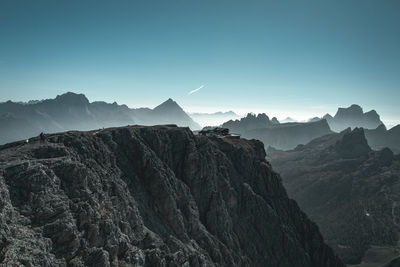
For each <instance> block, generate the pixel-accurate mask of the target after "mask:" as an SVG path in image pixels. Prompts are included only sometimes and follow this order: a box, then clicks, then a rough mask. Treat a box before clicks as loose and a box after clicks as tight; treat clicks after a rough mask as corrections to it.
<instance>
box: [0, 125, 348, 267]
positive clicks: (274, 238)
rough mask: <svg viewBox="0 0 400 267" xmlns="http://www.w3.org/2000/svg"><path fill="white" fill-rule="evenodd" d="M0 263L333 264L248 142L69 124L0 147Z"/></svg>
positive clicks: (159, 129) (257, 147) (183, 131)
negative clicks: (62, 130) (42, 138)
mask: <svg viewBox="0 0 400 267" xmlns="http://www.w3.org/2000/svg"><path fill="white" fill-rule="evenodd" d="M0 192H1V194H0V201H1V203H2V206H1V207H2V208H1V209H0V225H1V229H4V231H5V232H4V233H3V232H1V233H0V235H1V239H0V243H1V245H2V247H3V248H4V249H3V250H2V251H1V254H0V255H1V258H2V261H3V263H5V264H9V265H12V264H15V265H19V264H29V265H31V266H66V265H68V266H199V267H200V266H249V267H250V266H267V265H268V266H281V267H282V266H283V267H289V266H299V267H301V266H304V267H306V266H311V267H314V266H315V267H319V266H332V267H336V266H337V267H342V266H344V265H343V264H342V263H341V261H340V260H339V259H338V258H337V257H336V256H335V255H334V254H333V252H332V250H331V249H330V248H329V247H328V246H326V245H325V244H324V243H323V239H322V237H321V235H320V234H319V231H318V227H317V226H316V225H315V224H314V223H312V222H311V221H309V220H308V219H307V217H306V215H305V214H304V213H302V212H301V210H300V209H299V208H298V207H297V204H296V203H295V202H294V201H293V200H290V199H288V198H287V196H286V192H285V189H284V188H283V187H282V185H281V182H280V178H279V175H278V174H276V173H275V172H273V170H272V168H271V166H270V165H269V163H268V162H267V161H266V160H265V151H264V148H263V144H262V143H261V142H259V141H256V140H244V139H229V138H208V137H204V136H195V135H193V133H192V132H191V131H190V130H189V129H188V128H179V127H172V126H154V127H145V126H130V127H119V128H109V129H100V130H96V131H89V132H76V131H70V132H65V133H58V134H49V135H47V136H46V141H45V142H41V141H40V139H39V138H38V137H35V138H33V139H31V140H30V142H29V143H25V142H15V143H11V144H7V145H3V146H0Z"/></svg>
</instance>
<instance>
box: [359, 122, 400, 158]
mask: <svg viewBox="0 0 400 267" xmlns="http://www.w3.org/2000/svg"><path fill="white" fill-rule="evenodd" d="M365 136H366V138H367V140H368V144H369V145H370V146H371V147H372V148H373V149H382V148H384V147H388V148H390V149H391V150H392V151H393V152H394V153H396V154H399V153H400V124H399V125H397V126H395V127H393V128H391V129H389V130H387V129H386V127H385V125H383V124H381V125H379V126H378V127H377V128H376V129H370V130H368V129H367V130H365Z"/></svg>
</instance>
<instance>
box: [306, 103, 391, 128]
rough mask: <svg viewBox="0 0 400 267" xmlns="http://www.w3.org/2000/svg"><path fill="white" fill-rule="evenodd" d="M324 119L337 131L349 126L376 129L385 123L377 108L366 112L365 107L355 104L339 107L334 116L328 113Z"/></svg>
mask: <svg viewBox="0 0 400 267" xmlns="http://www.w3.org/2000/svg"><path fill="white" fill-rule="evenodd" d="M315 119H316V118H313V120H315ZM322 119H325V120H326V121H327V122H328V124H329V126H330V127H331V129H332V130H333V131H335V132H340V131H342V130H344V129H346V128H348V127H350V128H356V127H362V128H364V129H375V128H376V127H378V126H379V125H381V124H383V122H382V121H381V119H380V116H379V115H378V113H377V112H376V111H375V110H371V111H368V112H365V113H364V111H363V109H362V108H361V107H360V106H359V105H355V104H353V105H351V106H350V107H348V108H339V109H338V110H337V112H336V114H335V116H333V117H332V116H331V115H330V114H329V113H328V114H326V115H325V116H323V117H322Z"/></svg>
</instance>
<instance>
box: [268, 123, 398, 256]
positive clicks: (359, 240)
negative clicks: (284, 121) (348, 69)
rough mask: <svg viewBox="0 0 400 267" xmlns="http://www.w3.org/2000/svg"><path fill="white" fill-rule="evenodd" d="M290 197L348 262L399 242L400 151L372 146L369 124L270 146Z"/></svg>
mask: <svg viewBox="0 0 400 267" xmlns="http://www.w3.org/2000/svg"><path fill="white" fill-rule="evenodd" d="M267 157H269V159H270V162H271V164H272V166H273V167H274V169H276V170H277V171H278V172H279V173H280V174H281V176H282V180H283V183H284V185H285V187H286V189H287V192H288V194H289V196H290V197H292V198H293V199H295V200H296V201H297V202H298V203H299V205H300V207H301V208H302V209H303V210H304V211H305V212H306V213H307V215H308V216H310V218H311V219H312V220H313V221H315V222H316V223H317V224H318V226H319V228H320V230H321V232H322V234H323V235H324V238H325V240H326V242H327V243H328V244H329V245H331V247H332V248H334V250H335V251H336V252H337V253H338V255H339V256H340V257H341V258H342V259H343V260H344V261H345V262H346V263H349V264H350V263H352V264H356V263H360V262H361V259H362V257H363V255H364V253H365V252H366V250H367V249H368V248H369V247H371V246H374V245H375V246H395V245H396V244H397V242H398V232H399V230H400V227H399V222H400V205H399V201H400V180H399V177H400V156H394V155H393V152H392V151H391V150H390V149H388V148H385V149H383V150H380V151H372V150H371V148H370V147H369V146H368V144H367V140H366V138H365V136H364V130H363V129H360V128H356V129H354V130H353V131H351V130H350V129H347V130H345V131H343V132H341V133H334V134H330V135H325V136H323V137H320V138H316V139H314V140H312V141H311V142H310V143H308V144H306V145H301V146H298V147H296V148H295V149H294V150H290V151H278V150H274V149H269V150H268V151H267Z"/></svg>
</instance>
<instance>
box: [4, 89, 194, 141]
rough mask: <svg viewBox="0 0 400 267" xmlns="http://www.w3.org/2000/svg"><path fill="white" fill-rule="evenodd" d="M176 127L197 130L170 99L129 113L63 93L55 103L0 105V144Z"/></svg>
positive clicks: (11, 103) (124, 109)
mask: <svg viewBox="0 0 400 267" xmlns="http://www.w3.org/2000/svg"><path fill="white" fill-rule="evenodd" d="M132 124H141V125H156V124H177V125H179V126H187V127H190V128H191V129H194V130H195V129H200V128H201V127H200V125H198V124H197V123H196V122H194V121H193V120H192V119H191V118H190V117H189V116H188V115H187V114H186V113H185V112H184V111H183V110H182V108H181V107H180V106H179V105H178V104H177V103H176V102H175V101H173V100H172V99H168V100H167V101H165V102H164V103H162V104H161V105H159V106H157V107H155V108H154V109H150V108H138V109H130V108H128V107H127V106H126V105H118V104H117V103H115V102H114V103H112V104H110V103H106V102H92V103H90V102H89V100H88V99H87V98H86V97H85V95H83V94H75V93H71V92H69V93H66V94H63V95H59V96H57V97H56V98H55V99H47V100H43V101H34V102H28V103H14V102H11V101H7V102H5V103H0V125H1V131H0V144H1V143H3V144H4V143H7V142H11V141H16V140H21V139H26V138H29V137H32V136H36V135H38V134H40V133H41V132H46V133H54V132H62V131H68V130H92V129H99V128H103V127H114V126H123V125H132Z"/></svg>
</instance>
